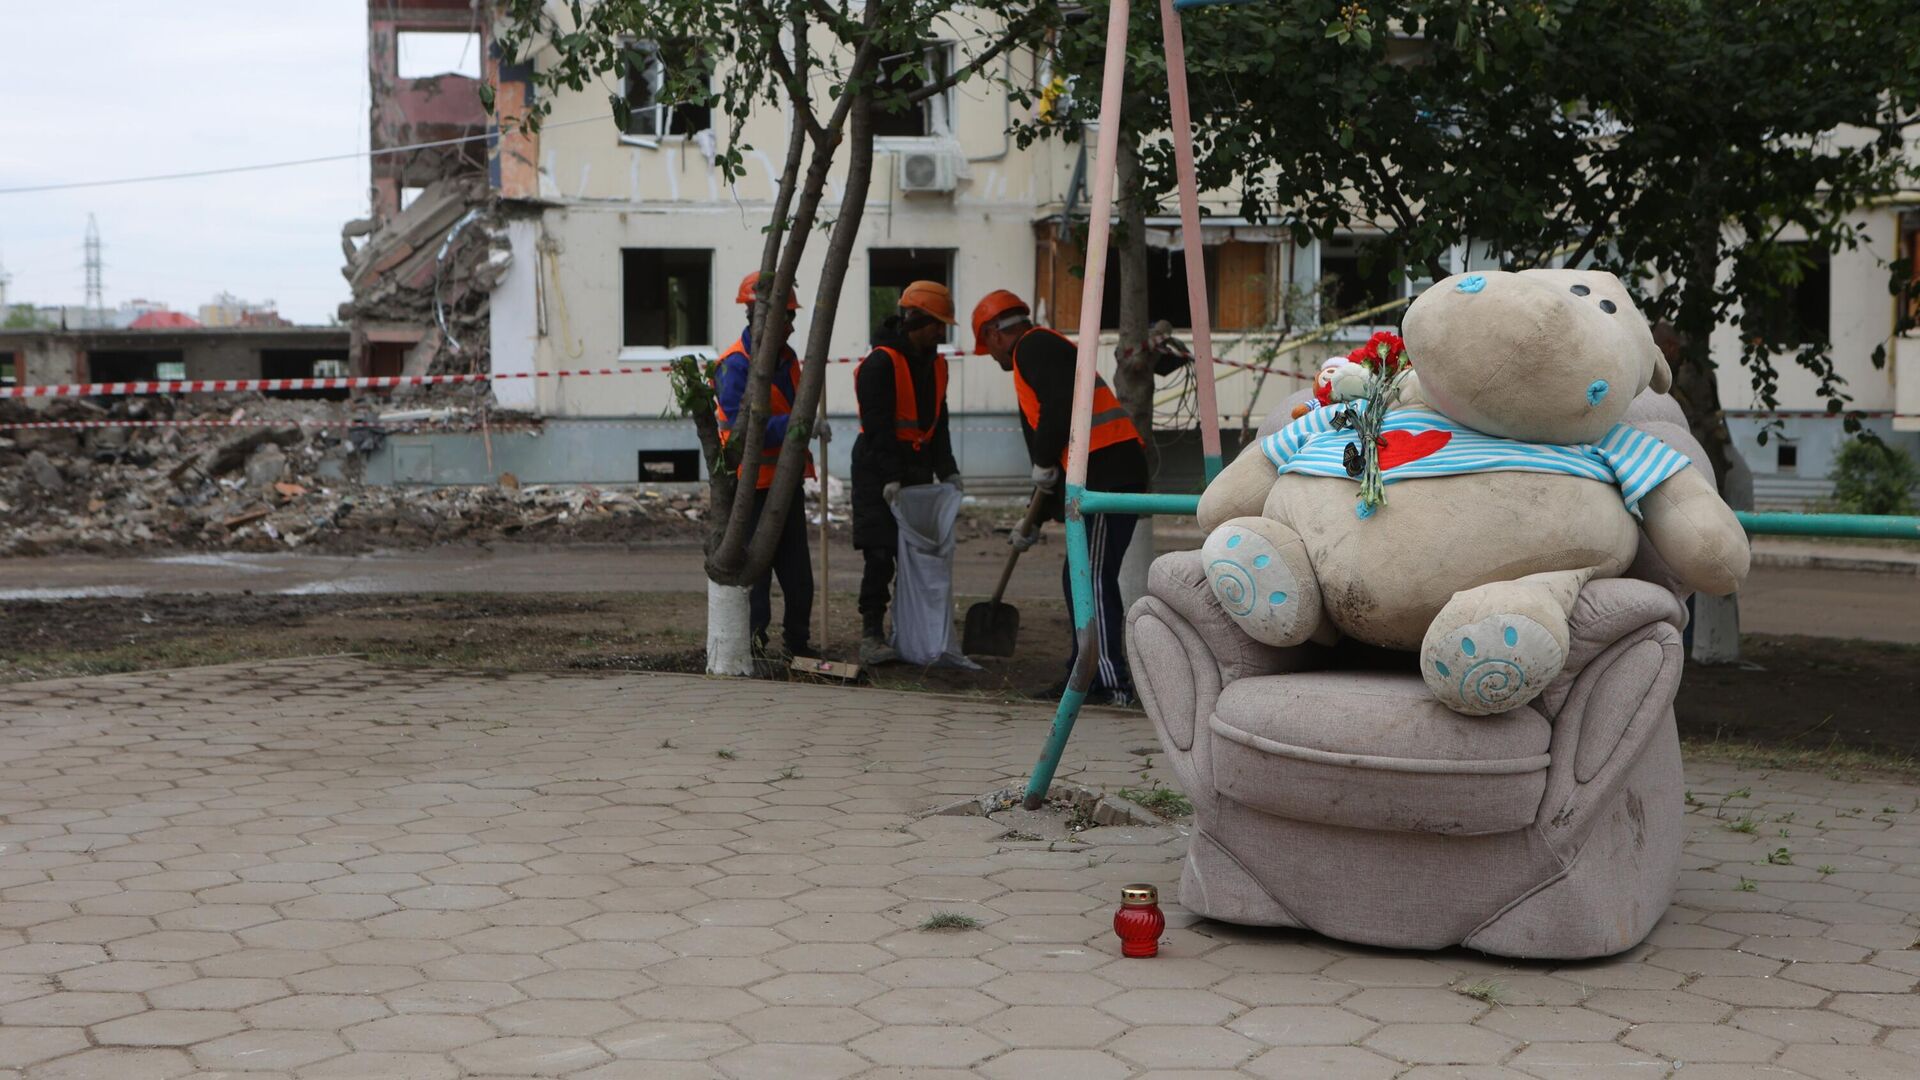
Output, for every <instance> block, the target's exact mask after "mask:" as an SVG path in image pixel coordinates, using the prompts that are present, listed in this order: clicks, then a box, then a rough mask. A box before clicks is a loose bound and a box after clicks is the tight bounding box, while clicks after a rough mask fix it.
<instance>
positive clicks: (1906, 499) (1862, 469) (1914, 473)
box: [1828, 437, 1920, 514]
mask: <svg viewBox="0 0 1920 1080" xmlns="http://www.w3.org/2000/svg"><path fill="white" fill-rule="evenodd" d="M1828 479H1830V480H1832V481H1833V501H1834V504H1835V505H1836V506H1837V507H1838V508H1839V509H1840V510H1841V511H1842V512H1844V513H1848V514H1911V513H1913V488H1914V486H1915V485H1916V484H1920V467H1916V466H1915V465H1914V462H1913V458H1912V457H1911V456H1909V455H1908V454H1907V452H1906V451H1905V450H1902V449H1900V448H1899V447H1897V446H1889V445H1887V444H1886V443H1884V442H1881V441H1880V440H1879V439H1876V438H1870V437H1869V438H1860V439H1850V440H1848V441H1847V442H1846V443H1845V444H1844V445H1843V446H1841V447H1840V453H1839V454H1838V455H1837V456H1836V457H1835V458H1834V461H1833V472H1832V473H1830V474H1828Z"/></svg>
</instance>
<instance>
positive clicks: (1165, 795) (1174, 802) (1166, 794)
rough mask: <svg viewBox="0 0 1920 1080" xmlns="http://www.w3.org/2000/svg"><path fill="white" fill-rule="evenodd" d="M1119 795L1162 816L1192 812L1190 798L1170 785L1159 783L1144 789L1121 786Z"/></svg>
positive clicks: (1176, 816)
mask: <svg viewBox="0 0 1920 1080" xmlns="http://www.w3.org/2000/svg"><path fill="white" fill-rule="evenodd" d="M1120 797H1121V798H1123V799H1130V800H1132V801H1133V802H1136V803H1139V804H1140V805H1141V806H1144V807H1146V808H1147V809H1149V810H1151V811H1153V812H1154V813H1156V814H1159V815H1160V816H1161V817H1163V818H1178V817H1186V816H1187V815H1188V814H1191V813H1193V800H1192V799H1189V798H1187V797H1186V796H1185V795H1182V794H1180V793H1179V792H1177V791H1175V790H1173V789H1172V788H1170V787H1161V786H1160V785H1159V784H1155V785H1154V786H1153V787H1151V788H1149V789H1147V790H1144V791H1142V790H1140V789H1139V788H1121V789H1120Z"/></svg>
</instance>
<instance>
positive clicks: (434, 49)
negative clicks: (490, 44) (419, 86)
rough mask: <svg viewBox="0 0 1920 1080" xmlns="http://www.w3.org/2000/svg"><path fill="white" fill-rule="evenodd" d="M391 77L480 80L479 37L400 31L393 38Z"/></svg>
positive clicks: (458, 33) (448, 33)
mask: <svg viewBox="0 0 1920 1080" xmlns="http://www.w3.org/2000/svg"><path fill="white" fill-rule="evenodd" d="M394 39H395V40H394V47H393V56H394V66H395V74H397V75H399V76H400V77H401V78H403V79H433V78H438V77H440V76H442V75H464V76H466V77H467V78H469V79H478V78H479V77H480V35H479V34H473V33H463V32H461V31H457V30H456V31H446V30H402V31H400V32H399V33H397V34H395V35H394Z"/></svg>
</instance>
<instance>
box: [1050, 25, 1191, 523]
mask: <svg viewBox="0 0 1920 1080" xmlns="http://www.w3.org/2000/svg"><path fill="white" fill-rule="evenodd" d="M1163 2H1164V0H1163ZM1128 14H1129V12H1128V8H1127V0H1113V2H1112V3H1111V4H1110V5H1108V7H1107V64H1106V68H1105V71H1104V73H1103V74H1102V75H1101V80H1102V81H1101V83H1100V149H1099V153H1098V154H1097V155H1096V156H1095V164H1094V169H1093V207H1092V209H1091V210H1090V211H1089V213H1090V214H1091V215H1092V216H1091V218H1090V219H1089V220H1088V222H1087V254H1086V259H1085V265H1086V277H1085V279H1084V281H1083V284H1082V285H1081V287H1080V355H1079V358H1078V362H1077V363H1076V365H1075V368H1074V375H1073V427H1072V431H1071V435H1070V437H1069V440H1068V442H1067V494H1068V497H1069V498H1072V497H1073V496H1074V495H1077V494H1078V493H1079V492H1080V491H1082V490H1084V489H1085V488H1086V485H1087V439H1088V436H1089V433H1090V432H1091V430H1092V420H1093V379H1094V373H1095V371H1096V367H1095V365H1096V364H1097V363H1098V362H1099V359H1100V301H1101V299H1102V298H1103V297H1104V296H1105V295H1106V291H1107V233H1108V232H1109V231H1110V226H1111V225H1112V223H1113V174H1114V163H1115V162H1116V161H1117V160H1118V158H1119V152H1120V90H1121V87H1122V85H1123V82H1124V80H1125V79H1126V68H1127V17H1128ZM1209 389H1211V387H1209ZM1215 423H1216V426H1218V421H1216V422H1215Z"/></svg>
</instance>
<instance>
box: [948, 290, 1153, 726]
mask: <svg viewBox="0 0 1920 1080" xmlns="http://www.w3.org/2000/svg"><path fill="white" fill-rule="evenodd" d="M973 340H974V349H973V351H974V352H976V353H981V354H991V355H992V356H993V359H994V361H995V362H996V363H998V364H999V365H1000V370H1002V371H1007V372H1012V374H1013V389H1014V394H1015V395H1016V396H1017V397H1018V399H1019V402H1020V430H1021V432H1022V433H1023V434H1025V435H1026V439H1027V457H1028V458H1029V459H1030V460H1031V461H1032V463H1033V472H1032V477H1033V485H1034V487H1035V488H1036V489H1037V490H1039V491H1041V492H1045V493H1047V494H1048V495H1049V496H1050V497H1051V502H1052V508H1053V512H1052V517H1053V519H1054V520H1055V521H1064V520H1065V519H1066V518H1065V500H1064V498H1062V495H1063V492H1062V486H1063V484H1062V481H1063V480H1064V478H1065V475H1066V471H1067V441H1068V432H1069V428H1070V427H1071V426H1072V419H1073V378H1074V369H1075V366H1076V361H1077V359H1078V356H1079V350H1078V349H1077V348H1076V347H1075V345H1074V343H1073V342H1071V341H1069V340H1067V339H1066V338H1065V337H1062V336H1061V335H1060V334H1057V333H1055V332H1054V331H1052V330H1048V329H1046V328H1044V327H1037V326H1035V325H1033V317H1032V312H1031V310H1030V309H1029V308H1028V307H1027V304H1026V302H1025V301H1023V300H1021V299H1020V298H1019V297H1018V296H1015V295H1014V294H1013V293H1011V292H1008V291H1007V290H1005V289H998V290H995V291H994V292H990V293H988V294H987V295H986V296H985V297H983V298H982V299H981V300H980V303H979V304H978V305H976V306H975V307H974V309H973ZM1087 450H1088V453H1087V487H1088V488H1089V489H1091V490H1094V491H1145V490H1147V483H1148V480H1149V479H1150V478H1149V476H1148V475H1147V454H1146V444H1145V443H1143V442H1142V441H1141V439H1140V432H1139V431H1138V430H1136V429H1135V428H1134V425H1133V418H1132V417H1131V416H1130V415H1129V414H1128V413H1127V410H1126V409H1125V408H1123V407H1122V406H1121V404H1120V401H1119V399H1118V398H1116V397H1114V396H1113V391H1112V390H1110V389H1108V388H1107V382H1106V380H1105V379H1101V378H1099V377H1098V376H1097V375H1096V376H1095V382H1094V388H1093V427H1092V431H1091V435H1090V437H1089V439H1088V441H1087ZM1138 521H1139V518H1138V517H1137V516H1135V515H1133V514H1088V515H1087V516H1086V525H1087V552H1088V555H1089V556H1090V557H1091V561H1092V569H1093V625H1094V630H1095V632H1096V633H1097V634H1098V635H1099V637H1098V640H1099V642H1100V662H1099V664H1098V665H1096V667H1095V669H1094V679H1093V683H1092V685H1091V686H1090V687H1089V688H1088V691H1087V700H1088V701H1094V702H1104V703H1109V704H1116V705H1125V704H1129V703H1131V701H1132V700H1133V674H1132V672H1131V671H1130V670H1128V666H1127V653H1126V648H1125V641H1124V638H1123V634H1124V633H1125V630H1126V612H1125V611H1124V610H1123V609H1122V607H1121V603H1120V561H1121V560H1122V559H1123V558H1125V557H1126V554H1127V545H1128V544H1129V543H1131V542H1132V540H1133V529H1134V525H1135V524H1136V523H1137V522H1138ZM1038 532H1039V530H1038V529H1035V531H1034V533H1031V534H1023V533H1020V532H1019V531H1017V530H1016V531H1015V532H1014V533H1013V534H1012V535H1010V536H1009V537H1008V538H1007V539H1008V542H1009V543H1011V544H1012V545H1013V546H1014V547H1015V548H1017V549H1019V550H1022V551H1024V550H1026V549H1027V548H1030V547H1032V546H1033V543H1034V541H1035V540H1036V539H1037V534H1038ZM1060 578H1061V582H1062V585H1063V586H1064V588H1065V590H1066V593H1067V603H1068V607H1069V608H1071V607H1072V603H1073V585H1072V577H1071V571H1070V570H1069V569H1068V568H1067V567H1065V566H1062V567H1061V574H1060ZM1079 652H1080V642H1079V639H1078V638H1077V637H1075V638H1074V640H1073V641H1072V644H1071V648H1070V651H1069V653H1068V657H1067V672H1068V674H1071V673H1072V672H1073V665H1074V661H1075V660H1077V659H1078V658H1079ZM1065 689H1066V680H1064V679H1063V680H1061V681H1060V682H1059V683H1058V684H1056V685H1054V686H1052V687H1050V688H1048V689H1047V690H1046V691H1044V692H1043V693H1044V696H1046V697H1049V698H1057V697H1059V696H1060V694H1061V692H1062V691H1063V690H1065Z"/></svg>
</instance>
